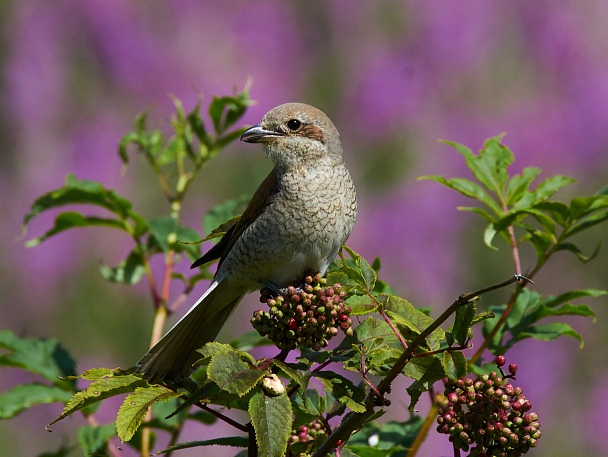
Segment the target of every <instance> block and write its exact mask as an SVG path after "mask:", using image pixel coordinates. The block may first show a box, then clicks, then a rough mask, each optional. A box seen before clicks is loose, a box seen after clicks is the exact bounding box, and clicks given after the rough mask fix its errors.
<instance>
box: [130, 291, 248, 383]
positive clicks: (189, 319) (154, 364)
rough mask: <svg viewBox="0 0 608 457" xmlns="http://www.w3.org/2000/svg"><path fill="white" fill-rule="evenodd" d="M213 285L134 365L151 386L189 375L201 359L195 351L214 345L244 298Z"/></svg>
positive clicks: (237, 293)
mask: <svg viewBox="0 0 608 457" xmlns="http://www.w3.org/2000/svg"><path fill="white" fill-rule="evenodd" d="M244 295H245V294H244V292H242V291H235V290H234V288H233V287H229V286H228V285H227V284H225V283H223V282H216V281H214V282H213V283H212V284H211V286H210V287H209V289H208V290H207V291H206V292H205V293H204V294H203V296H202V297H201V298H200V299H199V300H198V301H197V302H196V303H195V304H194V306H193V307H192V308H190V310H189V311H188V312H187V313H186V314H185V315H184V317H182V318H181V319H180V320H179V322H177V324H175V325H174V326H173V328H171V330H169V331H168V332H167V333H166V334H165V336H163V337H162V338H161V340H160V341H159V342H158V343H156V344H155V345H154V347H152V349H150V350H149V351H148V352H147V353H146V355H144V356H143V357H142V358H141V359H140V360H139V362H137V364H136V365H135V367H136V373H141V374H143V377H144V379H146V380H148V381H150V382H162V381H170V382H176V381H179V380H181V379H184V378H186V377H188V376H189V375H190V374H191V373H192V370H193V368H192V364H193V363H194V362H196V361H197V360H198V359H200V358H202V356H201V354H199V353H197V352H196V350H197V349H199V348H200V347H202V346H203V345H204V344H205V343H208V342H210V341H213V340H214V339H215V337H216V336H217V334H218V333H219V331H220V330H221V328H222V327H223V325H224V323H225V322H226V320H227V319H228V317H229V316H230V314H232V311H234V309H235V308H236V307H237V305H238V304H239V302H240V301H241V299H242V298H243V296H244Z"/></svg>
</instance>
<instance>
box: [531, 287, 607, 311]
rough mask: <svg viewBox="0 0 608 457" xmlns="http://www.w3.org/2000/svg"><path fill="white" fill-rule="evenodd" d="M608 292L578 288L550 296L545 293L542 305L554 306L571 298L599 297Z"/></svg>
mask: <svg viewBox="0 0 608 457" xmlns="http://www.w3.org/2000/svg"><path fill="white" fill-rule="evenodd" d="M606 294H608V290H600V289H578V290H571V291H569V292H565V293H563V294H560V295H557V296H555V297H554V296H552V295H547V296H546V297H544V298H543V300H542V304H543V305H544V306H547V307H550V308H555V307H556V306H559V305H561V304H563V303H567V302H569V301H571V300H576V299H577V298H582V297H601V296H604V295H606Z"/></svg>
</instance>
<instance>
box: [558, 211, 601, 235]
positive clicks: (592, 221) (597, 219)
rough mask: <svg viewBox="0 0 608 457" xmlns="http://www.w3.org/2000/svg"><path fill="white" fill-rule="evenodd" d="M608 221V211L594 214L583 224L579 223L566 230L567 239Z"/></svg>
mask: <svg viewBox="0 0 608 457" xmlns="http://www.w3.org/2000/svg"><path fill="white" fill-rule="evenodd" d="M606 219H608V211H606V212H601V213H597V214H594V215H592V216H588V217H587V219H585V220H584V221H582V222H577V223H576V224H574V225H572V226H571V227H569V228H568V229H567V230H566V236H565V238H570V237H571V236H572V235H575V234H576V233H578V232H582V231H583V230H587V229H588V228H591V227H593V226H594V225H597V224H600V223H602V222H604V221H605V220H606Z"/></svg>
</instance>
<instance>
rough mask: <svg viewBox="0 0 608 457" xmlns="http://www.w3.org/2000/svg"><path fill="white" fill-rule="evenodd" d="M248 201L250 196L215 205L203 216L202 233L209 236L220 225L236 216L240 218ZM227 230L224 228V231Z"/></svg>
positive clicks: (242, 196)
mask: <svg viewBox="0 0 608 457" xmlns="http://www.w3.org/2000/svg"><path fill="white" fill-rule="evenodd" d="M250 200H251V195H241V196H240V197H239V198H235V199H232V200H226V201H225V202H223V203H220V204H219V205H215V206H214V207H212V208H211V209H210V210H209V211H208V212H207V214H205V215H204V216H203V221H202V225H203V231H204V232H205V233H206V234H208V235H209V234H211V233H212V232H213V230H214V229H216V228H217V227H219V226H220V225H222V224H224V223H225V222H227V221H229V220H231V219H233V218H234V217H236V216H240V215H241V214H242V213H243V211H245V208H247V205H248V204H249V201H250ZM229 228H230V227H227V228H225V231H226V230H228V229H229ZM219 236H221V235H219Z"/></svg>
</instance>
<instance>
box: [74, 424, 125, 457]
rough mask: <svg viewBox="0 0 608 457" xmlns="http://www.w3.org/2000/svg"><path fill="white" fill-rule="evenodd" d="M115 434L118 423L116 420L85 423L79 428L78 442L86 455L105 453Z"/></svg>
mask: <svg viewBox="0 0 608 457" xmlns="http://www.w3.org/2000/svg"><path fill="white" fill-rule="evenodd" d="M115 435H116V424H115V423H114V422H111V423H109V424H105V425H95V426H93V425H85V426H84V427H80V428H79V429H78V443H79V444H80V447H81V448H82V451H83V452H84V455H85V456H89V455H105V452H106V450H107V449H106V446H107V445H108V442H109V441H110V439H111V438H112V437H113V436H115Z"/></svg>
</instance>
